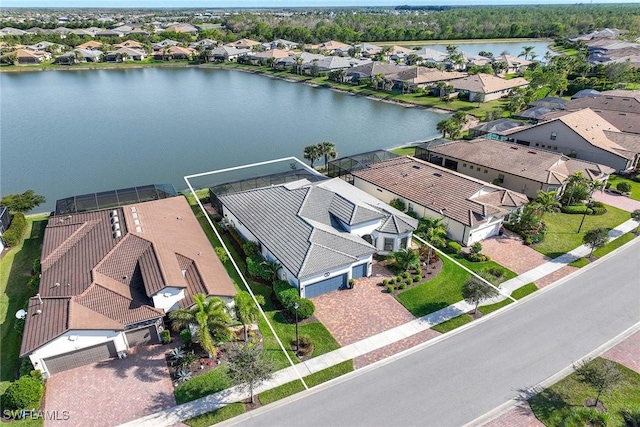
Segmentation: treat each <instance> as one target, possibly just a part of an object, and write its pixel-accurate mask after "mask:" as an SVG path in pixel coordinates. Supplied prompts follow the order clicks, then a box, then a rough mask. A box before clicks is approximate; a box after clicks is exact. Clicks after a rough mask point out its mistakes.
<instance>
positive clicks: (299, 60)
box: [295, 56, 304, 74]
mask: <svg viewBox="0 0 640 427" xmlns="http://www.w3.org/2000/svg"><path fill="white" fill-rule="evenodd" d="M295 63H296V74H301V72H302V64H304V58H303V57H301V56H296V59H295Z"/></svg>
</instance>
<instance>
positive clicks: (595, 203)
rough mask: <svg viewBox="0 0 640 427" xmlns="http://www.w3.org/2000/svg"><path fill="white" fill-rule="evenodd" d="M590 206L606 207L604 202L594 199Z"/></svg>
mask: <svg viewBox="0 0 640 427" xmlns="http://www.w3.org/2000/svg"><path fill="white" fill-rule="evenodd" d="M589 207H590V208H604V203H602V202H599V201H597V200H593V201H592V202H591V203H589Z"/></svg>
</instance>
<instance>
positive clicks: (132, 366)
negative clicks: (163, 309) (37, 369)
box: [44, 344, 176, 427]
mask: <svg viewBox="0 0 640 427" xmlns="http://www.w3.org/2000/svg"><path fill="white" fill-rule="evenodd" d="M169 348H171V345H170V344H169V345H150V346H138V347H134V348H132V349H131V353H130V354H129V357H127V358H126V359H122V360H117V359H116V360H109V361H105V362H100V363H93V364H90V365H86V366H81V367H79V368H75V369H71V370H68V371H64V372H60V373H58V374H55V375H52V376H51V378H49V379H48V380H47V386H46V393H45V401H44V409H45V410H46V411H47V412H48V413H53V412H50V411H58V412H57V413H58V414H60V416H59V418H63V417H62V411H69V412H68V414H69V419H68V420H58V421H56V420H47V421H45V426H64V427H71V426H92V427H99V426H115V425H118V424H121V423H123V422H126V421H131V420H133V419H136V418H140V417H142V416H144V415H148V414H151V413H153V412H157V411H160V410H162V409H166V408H170V407H172V406H175V404H176V400H175V397H174V396H173V386H172V384H171V378H170V377H169V370H168V369H167V364H166V362H165V357H164V353H165V352H166V351H167V350H168V349H169Z"/></svg>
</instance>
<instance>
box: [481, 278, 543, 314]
mask: <svg viewBox="0 0 640 427" xmlns="http://www.w3.org/2000/svg"><path fill="white" fill-rule="evenodd" d="M537 290H538V287H537V286H536V285H535V283H527V284H526V285H524V286H522V287H520V288H518V289H516V290H515V291H513V293H512V294H511V296H512V297H514V298H515V299H520V298H524V297H526V296H527V295H529V294H532V293H534V292H535V291H537ZM512 302H513V301H512V300H511V299H510V298H507V299H504V300H502V301H500V302H497V303H495V304H488V305H481V306H480V307H478V310H480V311H481V312H482V314H489V313H491V312H494V311H496V310H499V309H501V308H502V307H504V306H507V305H509V304H511V303H512Z"/></svg>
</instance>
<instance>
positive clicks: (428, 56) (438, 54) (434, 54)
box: [407, 47, 449, 65]
mask: <svg viewBox="0 0 640 427" xmlns="http://www.w3.org/2000/svg"><path fill="white" fill-rule="evenodd" d="M411 54H414V55H418V56H419V57H420V60H421V61H422V62H423V63H425V64H432V65H436V64H443V65H444V62H445V60H446V59H447V58H448V57H449V54H448V53H447V52H442V51H439V50H435V49H431V48H429V47H423V48H421V49H419V50H414V51H412V52H411V53H410V54H409V55H411ZM407 56H408V55H407Z"/></svg>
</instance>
